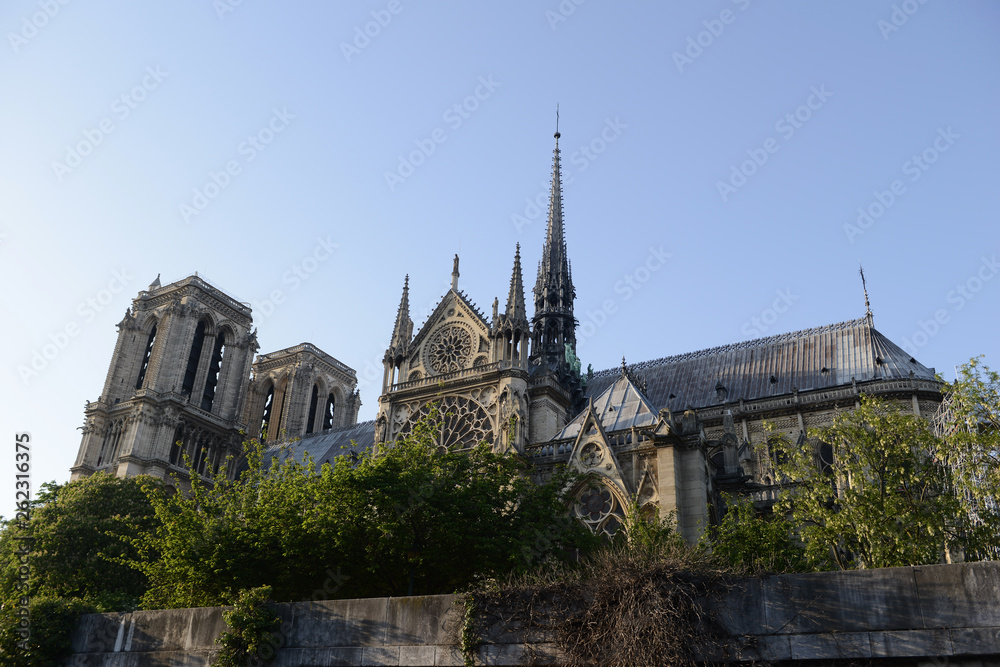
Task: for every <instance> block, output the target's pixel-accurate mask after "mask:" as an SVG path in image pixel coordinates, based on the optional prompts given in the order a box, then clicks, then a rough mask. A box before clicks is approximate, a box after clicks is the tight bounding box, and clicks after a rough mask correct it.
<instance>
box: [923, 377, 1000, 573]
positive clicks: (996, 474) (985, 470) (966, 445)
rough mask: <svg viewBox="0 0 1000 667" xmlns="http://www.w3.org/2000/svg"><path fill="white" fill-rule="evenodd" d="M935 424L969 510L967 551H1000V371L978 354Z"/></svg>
mask: <svg viewBox="0 0 1000 667" xmlns="http://www.w3.org/2000/svg"><path fill="white" fill-rule="evenodd" d="M936 426H937V429H938V432H939V434H940V436H941V438H942V441H943V442H942V444H941V447H940V448H939V451H940V453H941V456H942V459H943V460H944V462H945V464H946V465H947V466H948V467H949V469H950V471H951V473H952V480H953V484H954V489H955V493H956V495H957V496H958V497H959V499H960V500H961V501H963V503H965V504H966V509H967V510H968V511H969V512H970V514H971V519H972V521H971V525H970V526H969V529H968V534H967V545H966V547H967V549H966V556H967V557H971V558H983V557H988V558H997V557H1000V373H997V372H996V371H993V370H990V368H989V366H986V365H985V364H983V363H982V362H981V360H980V358H973V359H971V360H970V361H969V363H967V364H965V365H963V366H962V367H961V368H959V369H958V373H957V377H956V378H955V381H954V382H952V383H951V384H949V385H948V387H947V390H946V398H945V402H944V404H943V405H942V410H941V411H940V412H939V414H938V416H937V419H936Z"/></svg>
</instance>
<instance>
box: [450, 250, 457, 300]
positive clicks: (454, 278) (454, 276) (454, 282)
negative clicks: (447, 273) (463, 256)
mask: <svg viewBox="0 0 1000 667" xmlns="http://www.w3.org/2000/svg"><path fill="white" fill-rule="evenodd" d="M451 288H452V289H453V290H455V291H456V292H457V291H458V253H455V264H454V266H453V268H452V270H451Z"/></svg>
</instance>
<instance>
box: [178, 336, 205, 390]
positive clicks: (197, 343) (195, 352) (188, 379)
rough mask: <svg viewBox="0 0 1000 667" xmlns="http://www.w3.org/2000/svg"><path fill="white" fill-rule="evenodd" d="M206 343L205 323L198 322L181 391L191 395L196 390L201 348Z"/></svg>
mask: <svg viewBox="0 0 1000 667" xmlns="http://www.w3.org/2000/svg"><path fill="white" fill-rule="evenodd" d="M204 344H205V323H204V322H198V328H197V329H195V330H194V340H193V341H191V352H190V353H189V354H188V363H187V370H186V371H184V384H182V385H181V393H182V394H184V395H185V396H190V395H191V392H192V391H193V390H194V378H195V376H196V375H197V374H198V361H199V360H200V359H201V348H202V346H203V345H204Z"/></svg>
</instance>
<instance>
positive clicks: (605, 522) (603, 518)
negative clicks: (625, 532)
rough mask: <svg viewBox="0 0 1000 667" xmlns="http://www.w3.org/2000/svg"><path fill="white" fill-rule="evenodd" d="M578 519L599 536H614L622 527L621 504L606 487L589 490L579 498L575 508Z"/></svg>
mask: <svg viewBox="0 0 1000 667" xmlns="http://www.w3.org/2000/svg"><path fill="white" fill-rule="evenodd" d="M574 513H575V514H576V516H577V518H578V519H580V520H581V521H583V523H584V525H586V526H587V527H588V528H590V530H592V531H593V532H595V533H597V534H598V535H607V536H609V537H610V536H612V535H614V534H615V532H616V531H617V530H618V528H619V527H620V526H621V521H622V517H623V516H624V512H623V511H622V507H621V504H620V503H619V502H618V499H617V498H616V497H615V495H614V494H613V493H611V490H610V489H608V488H607V487H605V486H592V487H590V488H587V489H585V490H584V491H583V493H581V494H580V496H579V497H578V498H577V501H576V505H575V507H574Z"/></svg>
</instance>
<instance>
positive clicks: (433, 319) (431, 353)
mask: <svg viewBox="0 0 1000 667" xmlns="http://www.w3.org/2000/svg"><path fill="white" fill-rule="evenodd" d="M407 361H408V363H409V373H410V377H412V376H413V373H417V374H419V377H431V376H435V375H444V374H446V373H454V372H456V371H460V370H464V369H466V368H473V367H475V366H483V365H486V364H488V363H489V361H490V341H489V326H488V325H487V324H486V320H485V319H484V318H483V316H482V314H480V313H479V312H478V311H477V310H476V309H475V306H473V305H472V304H471V303H470V302H469V301H468V299H466V298H465V297H464V295H462V294H461V293H460V292H456V291H455V290H450V291H449V292H448V293H447V294H445V296H444V298H443V299H441V302H440V303H439V304H438V306H437V307H436V308H435V309H434V312H433V313H431V316H430V317H429V318H427V321H426V322H425V323H424V325H423V326H422V327H421V329H420V331H419V332H418V333H417V335H416V337H415V338H414V340H413V344H412V345H411V347H410V356H409V358H408V360H407Z"/></svg>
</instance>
